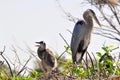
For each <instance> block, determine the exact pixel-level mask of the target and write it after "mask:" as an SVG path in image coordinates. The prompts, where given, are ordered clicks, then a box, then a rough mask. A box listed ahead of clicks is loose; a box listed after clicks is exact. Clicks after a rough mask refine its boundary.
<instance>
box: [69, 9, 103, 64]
mask: <svg viewBox="0 0 120 80" xmlns="http://www.w3.org/2000/svg"><path fill="white" fill-rule="evenodd" d="M83 18H84V20H79V21H78V22H77V23H76V24H75V27H74V29H73V33H72V38H71V45H70V47H71V51H72V60H73V63H74V64H79V63H80V62H81V61H82V58H83V55H84V53H85V52H86V50H87V48H88V45H89V43H90V38H91V33H92V30H93V19H95V21H96V22H97V24H98V25H99V26H100V27H101V24H100V23H99V21H98V19H97V17H96V15H95V13H94V11H93V10H91V9H88V10H86V11H85V12H84V13H83Z"/></svg>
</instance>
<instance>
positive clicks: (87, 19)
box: [84, 17, 93, 28]
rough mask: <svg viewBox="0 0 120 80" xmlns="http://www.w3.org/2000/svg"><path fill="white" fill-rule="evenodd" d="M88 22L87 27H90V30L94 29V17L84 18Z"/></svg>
mask: <svg viewBox="0 0 120 80" xmlns="http://www.w3.org/2000/svg"><path fill="white" fill-rule="evenodd" d="M84 19H85V21H86V25H88V27H89V28H93V20H92V17H84Z"/></svg>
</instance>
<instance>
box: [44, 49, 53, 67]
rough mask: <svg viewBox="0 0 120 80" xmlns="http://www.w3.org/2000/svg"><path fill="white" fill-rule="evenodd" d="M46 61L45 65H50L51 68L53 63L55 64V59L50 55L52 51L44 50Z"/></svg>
mask: <svg viewBox="0 0 120 80" xmlns="http://www.w3.org/2000/svg"><path fill="white" fill-rule="evenodd" d="M46 52H47V54H46V60H47V64H48V65H50V66H51V67H54V63H55V57H54V55H53V53H52V51H50V50H49V49H46Z"/></svg>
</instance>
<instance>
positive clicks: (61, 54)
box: [57, 50, 66, 60]
mask: <svg viewBox="0 0 120 80" xmlns="http://www.w3.org/2000/svg"><path fill="white" fill-rule="evenodd" d="M65 52H66V50H65V51H64V52H62V54H61V55H60V56H59V57H58V58H57V60H59V59H60V58H61V56H62V55H63V54H64V53H65Z"/></svg>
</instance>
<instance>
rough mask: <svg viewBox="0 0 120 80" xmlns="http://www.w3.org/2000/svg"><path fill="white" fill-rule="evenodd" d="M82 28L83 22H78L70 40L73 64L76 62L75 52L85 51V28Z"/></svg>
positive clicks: (86, 44)
mask: <svg viewBox="0 0 120 80" xmlns="http://www.w3.org/2000/svg"><path fill="white" fill-rule="evenodd" d="M84 26H85V22H84V21H83V20H80V21H78V22H77V23H76V25H75V27H74V29H73V33H72V39H71V51H72V58H73V62H75V61H76V54H77V52H81V51H83V49H86V47H87V46H88V43H86V39H85V38H86V37H85V36H86V35H85V34H86V28H85V27H84ZM88 42H89V40H88ZM80 55H83V54H80Z"/></svg>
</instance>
